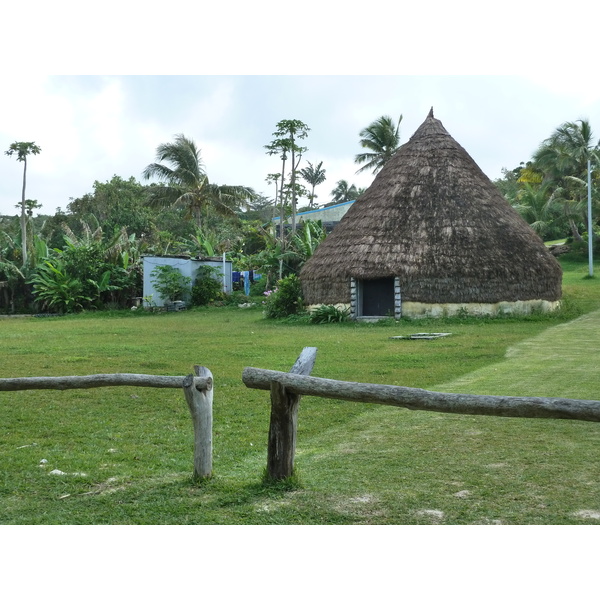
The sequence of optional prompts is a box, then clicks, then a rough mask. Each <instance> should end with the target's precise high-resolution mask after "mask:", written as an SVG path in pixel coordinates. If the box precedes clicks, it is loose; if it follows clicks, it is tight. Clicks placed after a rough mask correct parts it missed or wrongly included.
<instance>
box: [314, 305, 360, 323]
mask: <svg viewBox="0 0 600 600" xmlns="http://www.w3.org/2000/svg"><path fill="white" fill-rule="evenodd" d="M349 317H350V309H349V308H337V307H336V306H333V305H331V304H322V305H321V306H319V308H317V309H316V310H314V311H313V312H312V313H311V315H310V322H311V323H342V322H343V321H347V320H348V318H349Z"/></svg>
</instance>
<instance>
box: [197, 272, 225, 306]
mask: <svg viewBox="0 0 600 600" xmlns="http://www.w3.org/2000/svg"><path fill="white" fill-rule="evenodd" d="M219 276H220V275H219V271H218V269H215V268H214V267H208V266H202V267H200V269H199V270H198V275H197V276H196V281H195V282H194V285H193V286H192V304H193V305H194V306H206V305H207V304H210V303H211V302H214V301H215V300H218V299H219V298H221V297H222V295H223V285H222V283H221V281H219V279H218V277H219Z"/></svg>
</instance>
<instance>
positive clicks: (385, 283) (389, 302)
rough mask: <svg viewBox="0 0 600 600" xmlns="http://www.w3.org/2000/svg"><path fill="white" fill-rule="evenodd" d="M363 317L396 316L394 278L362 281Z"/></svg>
mask: <svg viewBox="0 0 600 600" xmlns="http://www.w3.org/2000/svg"><path fill="white" fill-rule="evenodd" d="M361 283H362V316H363V317H371V316H373V317H387V316H390V317H393V316H394V278H393V277H384V278H382V279H363V280H362V282H361Z"/></svg>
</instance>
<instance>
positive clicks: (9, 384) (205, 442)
mask: <svg viewBox="0 0 600 600" xmlns="http://www.w3.org/2000/svg"><path fill="white" fill-rule="evenodd" d="M108 386H135V387H154V388H182V389H183V393H184V396H185V400H186V402H187V405H188V407H189V409H190V413H191V415H192V422H193V425H194V478H195V479H204V478H206V477H210V476H211V474H212V404H213V376H212V373H211V372H210V371H209V370H208V369H207V368H206V367H200V366H197V365H196V366H195V367H194V373H191V374H189V375H186V376H185V377H178V376H162V375H137V374H133V373H114V374H109V375H104V374H102V375H74V376H65V377H14V378H7V379H0V392H14V391H19V390H73V389H85V388H95V387H108Z"/></svg>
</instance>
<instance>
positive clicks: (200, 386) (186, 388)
mask: <svg viewBox="0 0 600 600" xmlns="http://www.w3.org/2000/svg"><path fill="white" fill-rule="evenodd" d="M194 373H195V375H194V374H190V375H187V376H186V377H185V378H184V380H183V393H184V395H185V399H186V402H187V404H188V406H189V408H190V413H191V414H192V421H193V423H194V479H195V480H202V479H207V478H208V477H210V476H211V475H212V420H213V419H212V405H213V376H212V373H211V372H210V371H209V370H208V369H207V368H206V367H200V366H198V365H196V366H195V367H194ZM199 378H202V379H199Z"/></svg>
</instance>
